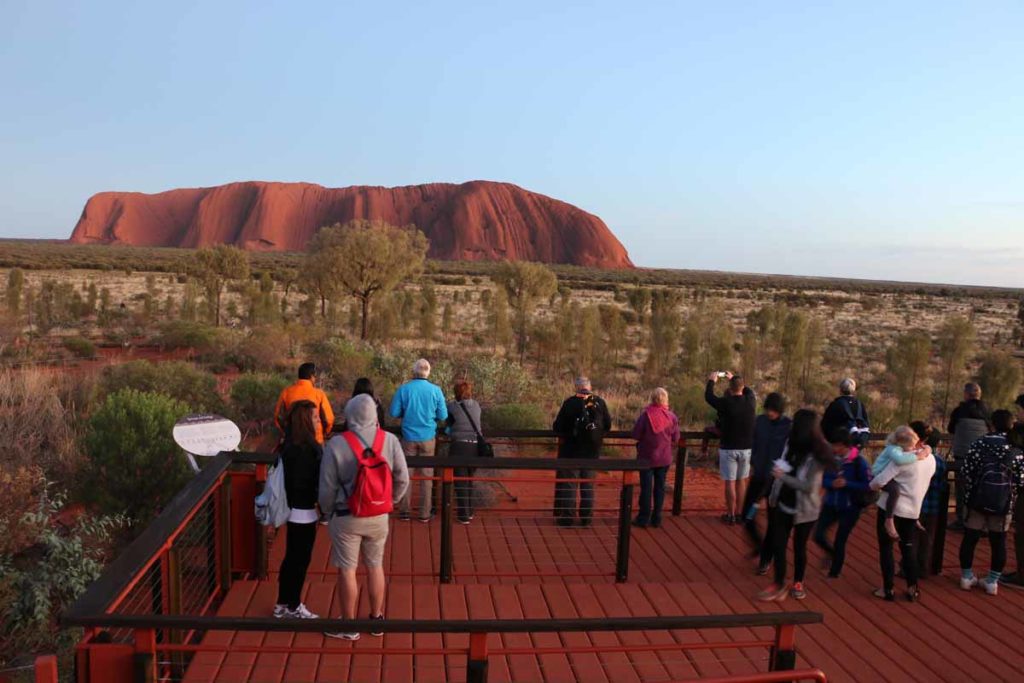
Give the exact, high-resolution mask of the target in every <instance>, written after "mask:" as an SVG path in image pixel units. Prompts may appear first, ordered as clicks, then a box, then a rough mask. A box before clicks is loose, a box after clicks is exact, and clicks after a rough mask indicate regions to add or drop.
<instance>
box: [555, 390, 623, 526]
mask: <svg viewBox="0 0 1024 683" xmlns="http://www.w3.org/2000/svg"><path fill="white" fill-rule="evenodd" d="M575 384H576V393H575V394H573V395H572V396H570V397H569V398H567V399H565V401H564V402H563V403H562V408H561V409H560V410H559V411H558V416H557V417H556V418H555V424H554V426H553V427H552V429H553V430H554V432H555V433H556V434H558V437H559V440H558V457H559V458H582V459H587V460H596V459H597V458H599V457H600V456H601V444H602V443H603V442H604V435H605V434H607V433H608V432H609V431H611V428H612V418H611V415H609V414H608V406H607V405H606V404H605V402H604V399H603V398H601V397H600V396H597V395H596V394H594V392H593V391H592V389H591V386H590V380H589V379H587V378H586V377H577V378H576V383H575ZM558 477H559V478H560V479H566V480H571V481H556V482H555V521H556V522H557V523H558V524H559V526H572V525H573V523H574V522H575V520H576V516H577V507H576V505H577V491H578V493H579V525H580V526H590V519H591V516H592V515H593V510H594V484H593V483H592V482H591V481H590V480H592V479H593V478H594V472H593V470H588V469H564V470H559V471H558Z"/></svg>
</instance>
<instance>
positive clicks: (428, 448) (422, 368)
mask: <svg viewBox="0 0 1024 683" xmlns="http://www.w3.org/2000/svg"><path fill="white" fill-rule="evenodd" d="M428 377H430V363H429V362H428V361H427V360H426V359H425V358H420V359H419V360H418V361H416V362H415V363H413V366H412V379H411V380H409V381H408V382H406V383H405V384H403V385H402V386H400V387H398V391H396V392H395V397H394V398H393V399H391V410H390V413H391V417H393V418H397V419H400V420H401V421H402V450H403V451H405V456H406V457H412V456H415V455H427V456H433V455H434V446H435V438H436V436H437V423H438V422H444V421H445V420H447V419H448V408H447V406H446V405H445V401H444V393H443V392H442V391H441V388H440V387H438V386H437V385H436V384H433V383H431V382H430V381H429V380H428V379H427V378H428ZM413 475H414V476H423V477H433V476H434V468H432V467H416V468H413ZM416 488H417V491H418V495H419V504H420V515H419V520H420V521H421V522H424V523H426V522H429V521H430V520H431V518H432V510H431V503H432V502H433V501H432V499H433V492H434V482H433V481H432V480H430V479H425V480H420V481H419V482H418V485H417V487H416ZM411 491H412V488H411V487H410V488H409V491H408V492H407V493H406V494H405V495H404V496H403V497H402V499H401V501H399V504H398V518H399V519H403V520H408V519H409V498H410V495H411Z"/></svg>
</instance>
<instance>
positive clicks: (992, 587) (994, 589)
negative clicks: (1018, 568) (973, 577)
mask: <svg viewBox="0 0 1024 683" xmlns="http://www.w3.org/2000/svg"><path fill="white" fill-rule="evenodd" d="M981 587H982V588H984V589H985V592H986V593H988V594H989V595H998V594H999V582H998V581H989V580H988V579H982V580H981Z"/></svg>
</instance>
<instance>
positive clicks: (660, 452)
mask: <svg viewBox="0 0 1024 683" xmlns="http://www.w3.org/2000/svg"><path fill="white" fill-rule="evenodd" d="M632 436H633V438H634V439H636V458H637V460H638V461H640V462H642V463H644V464H646V465H650V469H646V470H641V471H640V503H639V506H638V507H639V509H638V510H637V515H636V518H635V519H634V520H633V524H634V525H635V526H638V527H641V528H644V527H647V526H652V527H654V528H655V529H657V528H658V527H660V526H661V508H662V507H663V506H664V505H665V478H666V476H667V475H668V468H669V466H670V465H671V464H672V460H673V456H674V453H675V446H676V444H677V443H679V418H678V417H676V414H675V413H673V412H672V411H671V410H670V409H669V407H668V391H667V390H666V389H665V388H664V387H658V388H657V389H655V390H654V391H653V392H651V402H650V404H649V405H648V406H647V407H646V408H644V411H643V412H642V413H640V416H639V417H638V418H637V420H636V423H635V424H634V425H633V433H632Z"/></svg>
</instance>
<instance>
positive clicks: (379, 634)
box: [370, 614, 384, 638]
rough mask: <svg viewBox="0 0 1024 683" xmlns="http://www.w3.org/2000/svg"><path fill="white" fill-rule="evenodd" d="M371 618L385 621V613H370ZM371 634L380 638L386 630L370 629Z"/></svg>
mask: <svg viewBox="0 0 1024 683" xmlns="http://www.w3.org/2000/svg"><path fill="white" fill-rule="evenodd" d="M370 620H371V621H384V615H383V614H378V615H377V616H373V615H372V614H371V615H370ZM370 635H371V636H373V637H375V638H380V637H381V636H382V635H384V631H370Z"/></svg>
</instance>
